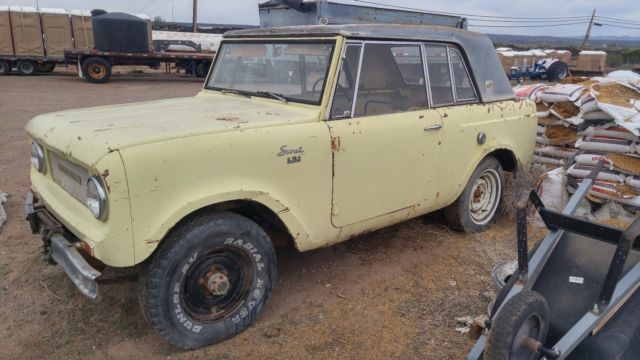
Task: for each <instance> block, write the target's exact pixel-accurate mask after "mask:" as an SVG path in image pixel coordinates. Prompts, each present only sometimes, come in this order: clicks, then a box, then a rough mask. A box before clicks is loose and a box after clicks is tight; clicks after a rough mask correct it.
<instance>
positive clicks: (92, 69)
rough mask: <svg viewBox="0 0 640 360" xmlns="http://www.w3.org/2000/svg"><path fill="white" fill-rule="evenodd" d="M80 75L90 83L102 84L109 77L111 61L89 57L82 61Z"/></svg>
mask: <svg viewBox="0 0 640 360" xmlns="http://www.w3.org/2000/svg"><path fill="white" fill-rule="evenodd" d="M82 76H84V79H85V80H87V81H88V82H90V83H92V84H104V83H106V82H107V81H109V79H110V78H111V63H110V62H109V61H107V60H106V59H103V58H100V57H90V58H87V59H85V60H84V61H83V62H82Z"/></svg>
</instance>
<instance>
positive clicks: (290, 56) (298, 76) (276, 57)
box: [206, 40, 334, 104]
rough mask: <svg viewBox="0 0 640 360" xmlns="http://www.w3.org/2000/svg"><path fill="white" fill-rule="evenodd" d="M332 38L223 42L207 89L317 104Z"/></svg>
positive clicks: (329, 59) (324, 80)
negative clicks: (292, 40) (322, 39)
mask: <svg viewBox="0 0 640 360" xmlns="http://www.w3.org/2000/svg"><path fill="white" fill-rule="evenodd" d="M333 47H334V41H327V40H325V41H305V42H300V41H296V42H291V41H289V42H286V41H282V42H274V41H269V42H268V43H266V42H259V43H258V42H242V43H239V42H238V43H234V42H226V43H223V44H222V46H221V47H220V50H219V52H218V57H217V59H216V63H215V68H214V69H213V72H212V73H211V76H210V77H209V79H208V80H207V85H206V88H208V89H215V90H227V91H230V92H238V93H241V94H247V95H251V96H263V97H270V98H276V99H278V98H279V99H281V100H283V101H298V102H306V103H311V104H320V101H321V100H322V93H323V90H324V85H325V82H326V77H327V73H328V70H329V65H330V64H331V55H332V54H333Z"/></svg>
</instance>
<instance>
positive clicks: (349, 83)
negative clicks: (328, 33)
mask: <svg viewBox="0 0 640 360" xmlns="http://www.w3.org/2000/svg"><path fill="white" fill-rule="evenodd" d="M361 50H362V45H359V44H357V45H354V44H349V45H347V49H346V50H345V53H344V58H343V59H342V68H341V69H340V74H339V75H338V84H337V86H336V90H335V94H334V95H333V104H332V106H331V118H332V119H342V118H348V117H351V109H352V107H353V97H354V94H355V91H356V81H357V76H358V67H359V66H360V51H361Z"/></svg>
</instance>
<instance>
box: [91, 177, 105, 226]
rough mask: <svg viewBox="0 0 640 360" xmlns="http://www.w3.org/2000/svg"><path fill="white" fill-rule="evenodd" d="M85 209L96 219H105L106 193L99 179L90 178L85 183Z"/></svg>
mask: <svg viewBox="0 0 640 360" xmlns="http://www.w3.org/2000/svg"><path fill="white" fill-rule="evenodd" d="M86 203H87V207H88V208H89V210H91V213H92V214H93V216H95V218H96V219H100V220H105V219H106V218H107V212H108V211H107V210H108V209H107V192H106V190H105V188H104V185H102V181H100V178H98V177H96V176H92V177H90V178H89V180H88V181H87V201H86Z"/></svg>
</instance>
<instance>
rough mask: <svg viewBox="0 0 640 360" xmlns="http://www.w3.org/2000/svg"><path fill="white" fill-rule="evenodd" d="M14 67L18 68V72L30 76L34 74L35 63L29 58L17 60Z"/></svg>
mask: <svg viewBox="0 0 640 360" xmlns="http://www.w3.org/2000/svg"><path fill="white" fill-rule="evenodd" d="M16 69H17V70H18V74H20V75H26V76H31V75H35V74H36V63H35V62H33V61H30V60H21V61H18V64H17V65H16Z"/></svg>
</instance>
